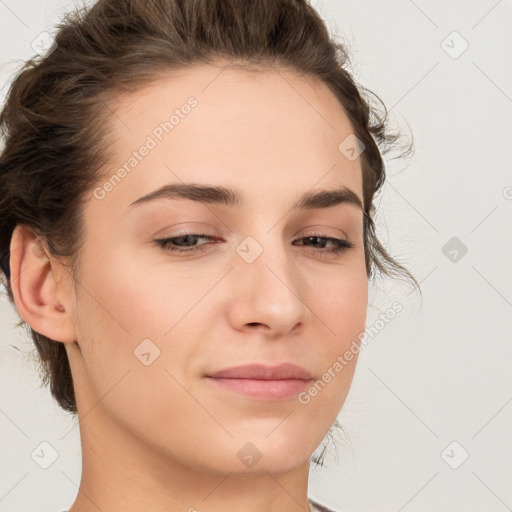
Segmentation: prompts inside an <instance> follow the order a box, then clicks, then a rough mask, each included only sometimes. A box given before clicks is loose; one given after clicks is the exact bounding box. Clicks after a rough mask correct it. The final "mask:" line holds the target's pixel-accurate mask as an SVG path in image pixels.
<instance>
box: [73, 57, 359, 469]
mask: <svg viewBox="0 0 512 512" xmlns="http://www.w3.org/2000/svg"><path fill="white" fill-rule="evenodd" d="M106 108H107V107H106ZM108 110H109V112H112V114H111V117H110V121H109V123H110V125H109V128H108V133H109V135H110V136H111V137H112V138H113V140H114V142H113V146H112V155H111V157H110V162H109V165H108V169H106V171H105V179H104V180H102V181H101V182H100V183H98V185H97V187H96V188H95V189H94V190H93V191H91V195H90V197H89V198H88V201H87V203H86V204H85V210H84V215H85V226H86V234H85V245H84V248H83V264H82V267H81V269H80V275H79V278H78V282H79V284H78V286H77V288H78V293H77V296H76V302H75V305H74V308H73V313H72V314H73V322H74V326H75V334H76V340H77V345H76V344H69V343H68V344H66V348H67V351H68V355H69V357H70V361H71V366H72V371H73V376H74V379H75V389H76V394H77V400H78V407H79V412H80V414H81V415H85V413H87V415H85V416H84V417H83V419H82V420H81V429H82V437H83V438H89V439H94V438H96V439H98V436H99V437H101V438H102V439H110V441H112V442H113V443H120V444H121V443H130V444H131V445H132V448H131V449H133V450H135V449H141V448H142V449H143V450H144V451H143V452H140V453H145V454H146V455H145V456H148V457H149V454H154V455H155V456H156V454H158V457H163V458H164V459H166V460H169V461H170V460H172V461H175V462H176V463H178V464H180V465H184V466H187V467H191V468H194V469H198V470H202V471H209V472H219V473H222V474H226V473H227V472H229V471H232V472H237V473H244V472H246V473H248V472H260V471H270V472H272V473H281V472H287V471H290V470H292V469H293V468H295V467H297V466H299V465H301V464H304V463H306V462H308V461H309V458H310V456H311V454H312V453H313V452H314V450H315V449H316V448H317V447H318V445H319V444H320V443H321V441H322V439H323V438H324V436H325V435H326V434H327V432H328V430H329V428H330V427H331V426H332V424H333V422H334V420H335V418H336V415H337V414H338V412H339V410H340V408H341V406H342V404H343V402H344V400H345V398H346V395H347V393H348V390H349V387H350V383H351V381H352V377H353V373H354V369H355V364H356V360H357V352H354V351H353V352H352V353H353V358H352V359H351V360H350V361H348V362H347V359H346V358H344V353H345V352H346V351H347V350H349V349H350V348H351V347H354V343H353V342H354V340H356V341H357V336H358V335H359V334H360V333H361V332H362V331H363V330H364V327H365V318H366V307H367V275H366V268H365V263H364V262H365V258H364V248H363V212H362V210H361V208H360V207H358V206H357V204H356V203H355V202H354V201H349V200H344V201H336V200H332V198H331V200H329V199H324V200H323V201H322V200H320V201H317V202H316V203H314V204H312V205H309V206H312V207H300V206H301V205H299V202H303V201H302V199H303V196H304V195H307V194H310V195H311V194H316V193H317V192H319V191H341V190H345V191H346V189H349V191H351V192H352V193H353V194H354V197H353V199H354V198H355V199H357V198H359V199H360V200H361V201H362V197H363V195H362V193H363V191H362V176H361V162H360V159H359V158H355V156H357V153H356V154H355V156H354V151H351V150H350V148H348V150H347V147H348V146H347V145H350V144H352V141H351V139H350V138H349V139H347V140H345V139H346V138H347V137H348V136H349V135H350V134H351V133H352V129H351V126H350V124H349V121H348V118H347V116H346V115H345V113H344V111H343V110H342V109H341V107H340V106H339V104H338V103H337V101H336V99H335V97H334V96H333V95H332V94H331V93H330V91H329V90H328V89H327V87H326V86H325V85H323V84H322V83H320V82H316V81H310V80H309V79H305V78H301V77H299V76H297V75H295V74H293V73H291V72H289V71H285V70H283V69H280V70H279V72H277V71H276V72H274V71H266V72H258V73H255V72H248V71H241V70H234V69H230V68H228V69H225V70H224V71H222V68H220V67H213V66H207V65H204V66H196V67H194V68H192V69H190V70H187V71H182V72H180V73H177V74H173V75H172V76H170V77H168V78H164V79H162V80H160V81H158V82H157V83H153V84H152V85H151V86H148V87H145V88H144V89H143V90H142V91H139V92H137V93H134V94H133V95H126V96H124V97H122V98H119V99H118V100H117V102H116V103H115V104H111V105H109V106H108ZM340 144H341V146H340ZM352 147H354V145H353V144H352ZM144 148H145V149H144ZM355 149H356V151H357V147H356V148H355ZM123 170H124V172H123ZM185 184H194V185H196V186H201V187H222V189H223V190H224V191H226V190H230V191H232V192H230V193H229V195H228V196H227V197H228V198H229V199H230V200H229V201H228V200H226V199H225V196H224V194H223V195H221V194H219V193H218V192H214V191H210V192H208V191H207V192H204V190H203V191H200V190H196V191H193V190H191V189H189V190H188V191H187V190H185V189H184V188H183V189H182V191H183V192H185V193H188V194H189V197H188V198H186V197H182V196H181V195H180V191H179V190H176V189H175V190H174V192H173V191H172V189H169V194H168V195H165V194H164V193H162V194H159V195H157V196H156V197H155V198H153V199H149V200H141V198H143V197H144V196H146V195H148V194H152V193H154V192H155V191H157V190H158V189H160V188H161V187H166V186H167V187H169V186H176V185H179V186H180V187H184V185H185ZM235 194H236V197H237V199H238V201H233V200H232V199H233V197H234V195H235ZM349 196H350V194H348V195H347V194H345V196H344V197H345V198H347V197H349ZM198 234H201V236H200V237H198V236H196V235H198ZM185 235H189V237H188V238H187V237H186V236H185ZM190 235H194V236H190ZM180 237H185V238H180ZM310 237H311V238H310ZM169 238H175V240H174V244H173V243H172V242H168V245H167V247H165V246H162V245H159V244H158V243H156V242H155V241H156V240H161V239H169ZM332 239H341V240H348V241H349V242H350V243H351V244H352V246H353V247H351V248H346V249H345V250H344V251H341V252H338V253H335V252H332V249H336V248H337V247H340V246H341V247H343V244H341V245H340V243H338V242H336V240H332ZM172 247H174V248H176V250H179V249H182V250H183V252H181V253H179V252H171V248H172ZM187 248H188V249H187ZM186 250H188V252H184V251H186ZM330 251H331V252H330ZM78 347H79V349H80V350H78ZM342 358H343V361H344V363H343V364H342V363H340V360H341V359H342ZM337 362H338V364H336V363H337ZM281 363H292V364H295V365H298V366H300V367H302V368H304V369H305V370H306V371H307V372H308V373H309V374H310V375H311V380H310V381H309V382H304V381H299V380H290V379H288V380H286V379H284V380H282V381H281V382H272V380H276V379H270V380H267V381H266V382H262V381H261V380H259V381H254V380H247V379H246V380H245V381H243V380H242V379H231V380H229V379H225V380H221V379H214V378H212V377H211V375H213V374H214V373H216V372H219V371H221V370H225V369H228V368H230V367H234V366H240V365H249V364H261V365H267V366H271V367H274V366H276V365H279V364H281ZM340 366H341V369H340ZM246 376H247V375H246ZM285 376H286V375H280V376H278V377H281V379H282V378H283V377H285ZM260 377H261V375H260ZM315 383H316V386H315ZM315 390H316V391H315ZM121 433H122V434H121ZM110 446H112V445H110Z"/></svg>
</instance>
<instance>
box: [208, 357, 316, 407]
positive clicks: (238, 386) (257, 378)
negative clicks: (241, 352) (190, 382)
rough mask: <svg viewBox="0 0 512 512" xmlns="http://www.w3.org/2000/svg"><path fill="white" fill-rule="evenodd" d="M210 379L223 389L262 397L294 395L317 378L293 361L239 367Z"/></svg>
mask: <svg viewBox="0 0 512 512" xmlns="http://www.w3.org/2000/svg"><path fill="white" fill-rule="evenodd" d="M206 378H207V379H208V381H210V382H211V383H213V384H214V385H215V386H217V387H218V388H220V389H223V390H226V391H228V392H234V393H238V394H242V395H245V396H247V397H251V398H255V399H260V400H283V399H287V398H291V397H294V396H296V395H297V394H298V393H300V392H301V391H303V390H304V389H305V388H306V387H307V386H308V385H309V384H310V382H311V381H312V380H313V378H312V377H311V374H310V373H309V372H308V371H307V370H305V369H304V368H302V367H300V366H298V365H295V364H292V363H282V364H280V365H278V366H269V365H264V364H252V365H245V366H236V367H231V368H227V369H225V370H221V371H219V372H216V373H213V374H211V375H206Z"/></svg>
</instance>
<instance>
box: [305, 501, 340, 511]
mask: <svg viewBox="0 0 512 512" xmlns="http://www.w3.org/2000/svg"><path fill="white" fill-rule="evenodd" d="M308 502H309V504H310V506H311V511H312V512H337V511H336V510H333V509H332V508H329V507H327V506H326V505H322V503H320V502H318V501H316V500H315V499H313V498H308Z"/></svg>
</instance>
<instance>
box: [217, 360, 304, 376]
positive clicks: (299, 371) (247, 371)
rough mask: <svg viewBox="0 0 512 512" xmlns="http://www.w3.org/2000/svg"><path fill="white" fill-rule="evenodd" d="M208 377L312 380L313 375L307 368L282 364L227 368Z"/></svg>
mask: <svg viewBox="0 0 512 512" xmlns="http://www.w3.org/2000/svg"><path fill="white" fill-rule="evenodd" d="M207 377H213V378H221V377H222V378H227V379H261V380H282V379H301V380H310V379H312V377H311V374H310V373H309V372H308V371H307V370H306V369H305V368H302V367H301V366H298V365H296V364H293V363H281V364H279V365H277V366H270V365H266V364H248V365H240V366H232V367H231V368H225V369H224V370H220V371H218V372H215V373H212V374H209V375H207Z"/></svg>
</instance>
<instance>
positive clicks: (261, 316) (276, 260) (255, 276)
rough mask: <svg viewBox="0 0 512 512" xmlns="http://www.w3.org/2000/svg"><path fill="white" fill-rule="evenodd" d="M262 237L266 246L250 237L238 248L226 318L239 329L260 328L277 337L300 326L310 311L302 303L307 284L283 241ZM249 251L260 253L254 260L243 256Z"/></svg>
mask: <svg viewBox="0 0 512 512" xmlns="http://www.w3.org/2000/svg"><path fill="white" fill-rule="evenodd" d="M264 238H265V239H266V240H267V243H266V244H265V247H262V245H263V244H258V243H257V242H255V240H254V239H249V242H247V243H246V245H244V244H243V243H242V244H241V246H239V248H238V249H239V250H238V251H237V252H238V255H241V256H240V257H239V256H237V257H236V258H235V268H234V269H233V272H232V275H231V279H232V281H231V283H232V290H235V291H234V293H230V301H231V302H230V304H229V319H230V322H231V325H232V326H233V327H234V328H235V329H237V330H239V331H244V330H245V331H247V330H260V331H261V332H262V333H263V334H265V335H267V336H271V337H273V338H277V337H280V336H283V335H286V334H287V333H290V332H292V331H293V332H296V331H298V330H299V329H301V328H302V327H303V326H304V325H305V323H306V322H307V320H308V318H309V315H310V314H311V311H310V309H309V308H308V306H307V304H306V302H305V299H306V300H307V297H305V296H306V295H307V288H306V283H305V282H304V279H303V278H302V277H301V272H300V269H299V268H298V267H297V265H296V264H295V263H294V262H293V261H292V260H291V259H290V258H289V255H288V254H287V252H286V248H285V246H284V242H283V243H279V242H276V240H273V242H270V238H272V237H270V236H268V235H267V236H266V237H264ZM247 248H248V249H249V250H248V251H247V250H246V249H247ZM262 249H263V250H262ZM244 250H245V252H244ZM261 250H262V252H261ZM251 251H252V252H253V253H254V251H256V254H258V252H260V254H259V255H258V256H257V257H256V259H254V260H253V261H252V258H251V257H249V258H247V257H246V255H247V254H250V252H251ZM253 257H254V254H253Z"/></svg>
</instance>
